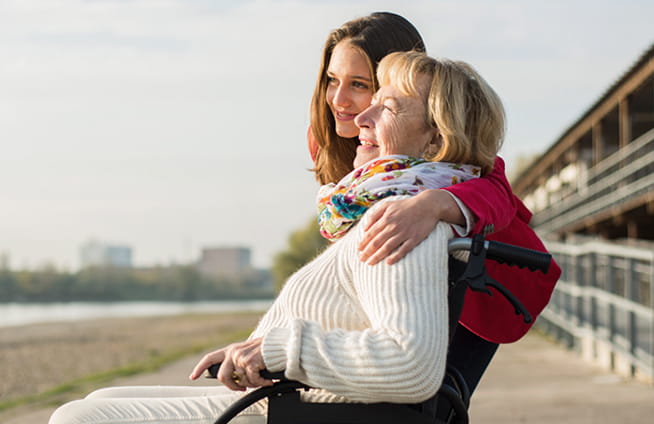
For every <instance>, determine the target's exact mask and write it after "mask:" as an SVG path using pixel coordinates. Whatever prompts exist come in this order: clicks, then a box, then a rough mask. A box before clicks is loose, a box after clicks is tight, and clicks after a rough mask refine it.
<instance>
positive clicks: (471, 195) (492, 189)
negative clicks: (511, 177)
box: [444, 157, 519, 234]
mask: <svg viewBox="0 0 654 424" xmlns="http://www.w3.org/2000/svg"><path fill="white" fill-rule="evenodd" d="M444 190H447V191H449V192H450V193H452V194H453V195H455V196H456V197H458V198H459V199H460V200H461V201H462V202H463V203H464V204H465V205H466V206H467V207H468V209H470V211H471V212H472V213H473V214H474V215H475V217H476V218H477V222H476V224H475V226H474V228H473V229H472V233H473V234H476V233H488V232H496V231H500V230H502V229H503V228H506V227H507V226H508V225H509V224H510V223H511V220H512V219H513V217H514V216H515V215H516V212H517V210H516V209H517V208H518V207H519V205H518V204H517V203H516V201H518V199H517V198H516V197H515V196H514V195H513V190H512V189H511V185H510V184H509V181H508V180H507V178H506V175H505V173H504V161H503V160H502V158H500V157H497V158H496V159H495V166H494V167H493V170H492V171H491V172H490V173H489V174H488V175H485V176H484V177H482V178H476V179H474V180H470V181H466V182H464V183H459V184H455V185H453V186H450V187H446V188H444ZM487 226H491V227H489V228H490V229H491V230H490V231H484V229H485V227H487Z"/></svg>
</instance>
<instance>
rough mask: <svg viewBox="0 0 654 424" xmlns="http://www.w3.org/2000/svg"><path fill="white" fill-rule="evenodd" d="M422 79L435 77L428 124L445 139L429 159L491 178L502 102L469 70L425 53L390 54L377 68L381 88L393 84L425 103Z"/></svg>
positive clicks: (501, 130)
mask: <svg viewBox="0 0 654 424" xmlns="http://www.w3.org/2000/svg"><path fill="white" fill-rule="evenodd" d="M420 75H427V76H429V77H431V84H430V87H429V93H428V95H427V104H426V111H427V113H426V116H425V119H426V120H427V122H428V124H429V125H431V126H432V127H435V128H437V129H438V131H439V133H440V135H441V137H442V145H441V146H440V149H439V151H438V152H437V153H436V155H435V156H434V157H433V158H431V159H432V160H434V161H444V162H453V163H468V164H472V165H477V166H479V167H481V168H482V173H484V174H486V173H488V172H490V170H492V169H493V164H494V162H495V156H496V155H497V152H498V151H499V149H500V147H501V146H502V141H503V139H504V125H505V124H504V122H505V115H504V107H503V106H502V101H501V100H500V98H499V96H498V95H497V94H496V93H495V91H494V90H493V89H492V88H491V87H490V86H489V85H488V83H487V82H486V81H485V80H484V79H483V78H482V77H481V76H480V75H479V74H478V73H477V72H476V71H475V70H474V69H473V68H472V66H470V65H469V64H467V63H465V62H460V61H452V60H449V59H434V58H432V57H429V56H427V55H426V54H425V53H422V52H415V51H413V52H397V53H391V54H390V55H388V56H386V57H385V58H384V59H382V61H381V62H380V63H379V67H378V68H377V78H378V80H379V83H380V85H388V84H391V85H393V86H395V87H397V88H399V89H400V90H401V91H403V92H404V93H405V94H407V95H411V96H418V97H423V95H424V93H420V91H419V88H418V78H419V77H420Z"/></svg>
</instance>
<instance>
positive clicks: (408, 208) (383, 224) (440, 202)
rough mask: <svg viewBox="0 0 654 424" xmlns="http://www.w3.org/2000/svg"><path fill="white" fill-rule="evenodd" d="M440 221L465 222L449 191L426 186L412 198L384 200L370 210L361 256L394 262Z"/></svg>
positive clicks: (372, 263)
mask: <svg viewBox="0 0 654 424" xmlns="http://www.w3.org/2000/svg"><path fill="white" fill-rule="evenodd" d="M439 221H445V222H447V223H450V224H457V225H465V223H466V221H465V217H464V216H463V213H462V212H461V210H460V209H459V206H458V205H457V203H456V201H454V199H453V198H452V196H451V195H450V194H449V193H447V192H446V191H443V190H425V191H423V192H421V193H420V194H418V195H417V196H415V197H411V198H409V199H402V200H397V201H393V202H385V203H384V204H383V205H381V206H380V207H378V208H376V209H375V210H374V211H372V212H370V217H369V221H368V225H367V226H366V227H365V228H364V232H365V233H364V236H363V239H362V240H361V242H360V243H359V252H361V256H360V260H361V261H362V262H367V263H368V264H369V265H374V264H376V263H378V262H379V261H381V260H383V259H384V258H386V263H387V264H389V265H392V264H394V263H396V262H397V261H399V260H400V259H402V258H403V257H404V256H406V254H407V253H409V252H410V251H411V250H413V248H414V247H416V246H417V245H418V244H420V242H422V241H423V240H424V239H425V238H427V236H428V235H429V233H431V232H432V230H433V229H434V227H435V226H436V224H437V223H438V222H439Z"/></svg>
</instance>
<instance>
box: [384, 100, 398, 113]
mask: <svg viewBox="0 0 654 424" xmlns="http://www.w3.org/2000/svg"><path fill="white" fill-rule="evenodd" d="M381 105H382V107H383V108H384V109H386V110H387V111H389V112H390V113H392V114H395V113H396V110H395V104H393V102H389V101H385V102H383V103H382V104H381Z"/></svg>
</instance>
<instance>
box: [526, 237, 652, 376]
mask: <svg viewBox="0 0 654 424" xmlns="http://www.w3.org/2000/svg"><path fill="white" fill-rule="evenodd" d="M547 247H548V249H549V251H550V252H551V253H552V254H553V256H554V258H555V259H556V261H557V262H558V264H559V265H560V266H561V269H562V274H561V279H560V280H559V282H558V283H557V286H556V289H555V291H554V294H553V295H552V299H551V301H550V304H549V305H548V307H547V308H546V309H545V311H543V314H542V315H541V317H540V319H539V325H540V326H541V327H542V328H545V329H546V331H548V332H551V333H553V334H554V335H556V336H557V338H559V339H560V340H563V341H565V342H567V344H568V346H569V347H574V348H576V349H579V350H580V351H581V353H582V354H583V355H584V356H585V357H587V358H589V359H592V360H595V361H597V362H600V363H602V364H604V365H606V366H607V367H609V368H611V369H613V370H615V371H618V372H620V373H623V374H629V375H631V376H635V377H638V378H642V379H644V380H645V381H648V382H650V383H653V384H654V251H653V250H652V249H651V247H650V248H645V249H643V248H635V247H627V246H622V245H617V244H611V243H606V242H598V241H591V242H586V243H583V244H576V245H575V244H570V243H566V244H563V243H554V242H549V243H547Z"/></svg>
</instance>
